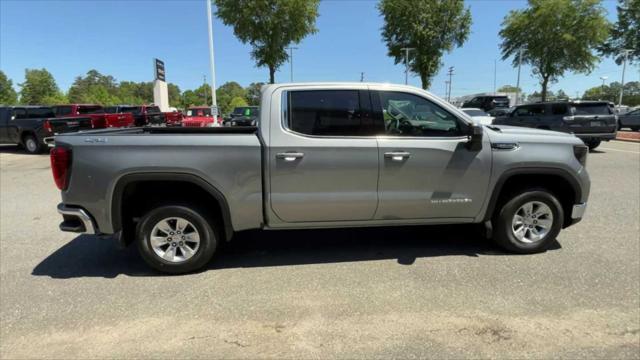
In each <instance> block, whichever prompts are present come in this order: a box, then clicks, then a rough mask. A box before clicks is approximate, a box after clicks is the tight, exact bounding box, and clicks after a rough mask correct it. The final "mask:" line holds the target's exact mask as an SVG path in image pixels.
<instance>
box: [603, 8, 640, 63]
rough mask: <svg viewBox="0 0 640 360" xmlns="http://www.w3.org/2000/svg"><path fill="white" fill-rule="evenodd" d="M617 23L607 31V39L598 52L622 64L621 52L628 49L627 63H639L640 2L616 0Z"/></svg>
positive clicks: (622, 56)
mask: <svg viewBox="0 0 640 360" xmlns="http://www.w3.org/2000/svg"><path fill="white" fill-rule="evenodd" d="M616 9H617V10H618V21H617V22H616V23H615V24H613V25H612V26H611V28H610V29H609V38H608V39H607V41H606V42H605V43H604V44H602V45H601V46H600V48H599V49H598V50H600V53H601V54H602V55H609V56H613V57H614V58H615V61H616V63H617V64H618V65H619V64H622V61H623V60H624V55H623V50H626V49H629V50H631V53H629V57H628V59H629V61H630V62H634V61H640V35H639V34H640V0H618V6H616Z"/></svg>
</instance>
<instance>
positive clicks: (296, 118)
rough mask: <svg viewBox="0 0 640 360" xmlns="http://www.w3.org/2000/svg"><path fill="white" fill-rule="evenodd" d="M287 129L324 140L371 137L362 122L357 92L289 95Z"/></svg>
mask: <svg viewBox="0 0 640 360" xmlns="http://www.w3.org/2000/svg"><path fill="white" fill-rule="evenodd" d="M287 100H288V107H287V115H286V120H287V125H288V128H289V129H291V130H293V131H296V132H298V133H301V134H307V135H325V136H365V135H371V134H372V130H373V126H372V124H370V121H368V120H365V121H363V118H362V114H361V110H360V94H359V91H358V90H317V91H316V90H311V91H291V92H289V93H288V99H287Z"/></svg>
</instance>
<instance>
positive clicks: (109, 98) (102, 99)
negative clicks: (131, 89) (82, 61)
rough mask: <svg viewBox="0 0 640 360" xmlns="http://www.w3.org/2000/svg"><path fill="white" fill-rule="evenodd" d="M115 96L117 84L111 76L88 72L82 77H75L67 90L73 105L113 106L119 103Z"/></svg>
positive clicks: (93, 71) (95, 71)
mask: <svg viewBox="0 0 640 360" xmlns="http://www.w3.org/2000/svg"><path fill="white" fill-rule="evenodd" d="M117 95H118V83H117V82H116V79H115V78H114V77H113V76H111V75H102V74H100V73H99V72H98V71H97V70H89V71H88V72H87V74H86V75H85V76H84V77H82V76H78V77H76V79H75V81H74V82H73V84H72V85H71V87H70V88H69V94H68V98H69V101H70V102H71V103H75V104H102V105H113V104H116V103H119V102H120V99H119V98H118V96H117Z"/></svg>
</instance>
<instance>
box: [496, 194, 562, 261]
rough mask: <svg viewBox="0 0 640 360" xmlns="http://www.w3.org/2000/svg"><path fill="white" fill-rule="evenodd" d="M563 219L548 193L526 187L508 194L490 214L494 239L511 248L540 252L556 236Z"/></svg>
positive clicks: (555, 200) (508, 248)
mask: <svg viewBox="0 0 640 360" xmlns="http://www.w3.org/2000/svg"><path fill="white" fill-rule="evenodd" d="M563 219H564V211H563V210H562V205H561V204H560V202H559V201H558V199H557V198H556V197H555V196H554V195H553V194H552V193H550V192H549V191H547V190H545V189H528V190H525V191H523V192H520V193H517V194H515V195H513V196H511V198H510V199H508V200H507V201H506V202H504V204H503V205H502V207H501V208H500V209H499V212H498V213H497V214H496V215H495V216H494V219H493V221H492V222H493V235H494V239H495V241H496V242H497V243H498V245H500V246H501V247H503V248H504V249H506V250H508V251H511V252H516V253H521V254H531V253H536V252H541V251H544V250H546V249H547V248H548V246H549V243H551V242H552V241H553V240H554V239H555V238H556V236H558V234H559V233H560V229H562V224H563V221H564V220H563Z"/></svg>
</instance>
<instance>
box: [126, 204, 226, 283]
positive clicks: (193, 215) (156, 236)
mask: <svg viewBox="0 0 640 360" xmlns="http://www.w3.org/2000/svg"><path fill="white" fill-rule="evenodd" d="M206 214H207V213H206V212H205V211H201V210H200V209H198V208H196V207H194V206H192V205H165V206H159V207H156V208H155V209H153V210H151V211H149V212H148V213H146V214H145V215H144V216H143V217H142V218H141V219H140V222H139V223H138V226H137V228H136V242H137V243H138V250H139V251H140V255H141V256H142V258H143V259H144V261H145V262H146V263H147V264H148V265H149V266H151V267H152V268H154V269H156V270H158V271H161V272H164V273H168V274H183V273H188V272H192V271H195V270H198V269H201V268H202V267H204V266H205V265H206V264H207V263H208V262H209V261H210V260H211V257H212V256H213V254H214V253H215V251H216V248H217V245H218V238H217V236H216V231H215V229H214V228H213V226H212V222H209V221H207V220H206V218H205V215H206ZM185 222H186V223H188V224H185ZM167 226H168V227H167ZM162 229H165V230H167V231H166V232H165V231H163V230H162ZM181 230H182V231H181ZM194 233H195V234H196V235H195V236H194V235H193V234H194ZM196 238H197V240H198V241H197V242H196V241H195V240H196ZM163 255H164V256H163Z"/></svg>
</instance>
